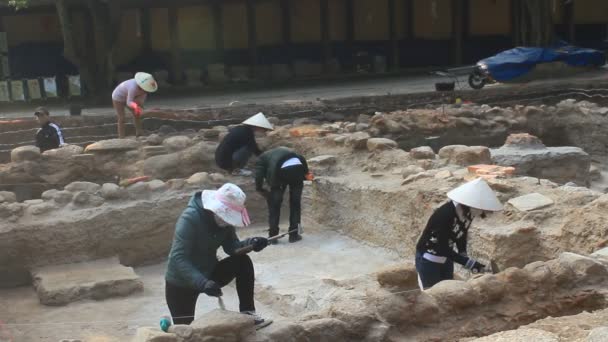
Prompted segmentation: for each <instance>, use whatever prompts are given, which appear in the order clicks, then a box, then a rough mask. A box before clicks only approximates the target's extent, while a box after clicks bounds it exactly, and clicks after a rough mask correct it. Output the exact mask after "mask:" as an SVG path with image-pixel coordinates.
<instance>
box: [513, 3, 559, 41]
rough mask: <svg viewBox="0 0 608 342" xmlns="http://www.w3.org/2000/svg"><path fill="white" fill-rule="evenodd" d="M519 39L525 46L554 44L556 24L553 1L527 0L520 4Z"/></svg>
mask: <svg viewBox="0 0 608 342" xmlns="http://www.w3.org/2000/svg"><path fill="white" fill-rule="evenodd" d="M520 4H521V5H520V6H521V7H520V9H519V10H520V12H519V15H520V19H521V21H520V25H519V35H518V36H519V38H520V39H521V43H522V45H525V46H550V45H551V44H553V38H554V23H553V6H552V0H525V1H521V2H520Z"/></svg>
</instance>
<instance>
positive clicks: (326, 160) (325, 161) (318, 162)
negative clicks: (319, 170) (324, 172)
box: [307, 155, 338, 166]
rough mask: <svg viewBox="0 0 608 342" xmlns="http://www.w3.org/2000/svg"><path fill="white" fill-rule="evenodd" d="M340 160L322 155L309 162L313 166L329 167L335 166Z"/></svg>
mask: <svg viewBox="0 0 608 342" xmlns="http://www.w3.org/2000/svg"><path fill="white" fill-rule="evenodd" d="M337 161H338V159H337V158H336V156H333V155H322V156H317V157H314V158H311V159H309V160H308V161H307V162H308V164H309V165H311V166H329V165H334V164H336V162H337Z"/></svg>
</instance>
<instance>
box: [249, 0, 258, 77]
mask: <svg viewBox="0 0 608 342" xmlns="http://www.w3.org/2000/svg"><path fill="white" fill-rule="evenodd" d="M246 2H247V32H248V37H249V63H250V64H249V77H250V78H252V79H253V78H255V75H256V66H257V64H258V42H257V32H256V21H255V0H246Z"/></svg>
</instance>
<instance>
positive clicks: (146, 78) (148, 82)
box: [135, 72, 158, 93]
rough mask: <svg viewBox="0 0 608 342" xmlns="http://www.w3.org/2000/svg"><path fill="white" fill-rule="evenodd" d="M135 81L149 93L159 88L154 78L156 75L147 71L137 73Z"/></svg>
mask: <svg viewBox="0 0 608 342" xmlns="http://www.w3.org/2000/svg"><path fill="white" fill-rule="evenodd" d="M135 82H137V85H138V86H139V87H140V88H141V89H143V90H144V91H146V92H148V93H153V92H155V91H157V90H158V84H157V83H156V81H155V80H154V76H152V75H150V74H147V73H145V72H138V73H137V74H135Z"/></svg>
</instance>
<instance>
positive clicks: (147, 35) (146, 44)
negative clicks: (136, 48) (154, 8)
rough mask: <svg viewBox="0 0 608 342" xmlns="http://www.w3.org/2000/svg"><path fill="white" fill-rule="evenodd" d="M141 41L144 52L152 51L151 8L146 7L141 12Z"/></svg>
mask: <svg viewBox="0 0 608 342" xmlns="http://www.w3.org/2000/svg"><path fill="white" fill-rule="evenodd" d="M140 11H141V39H142V42H143V48H144V51H150V50H152V33H151V32H150V21H151V20H150V8H148V7H144V8H142V9H141V10H140Z"/></svg>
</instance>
